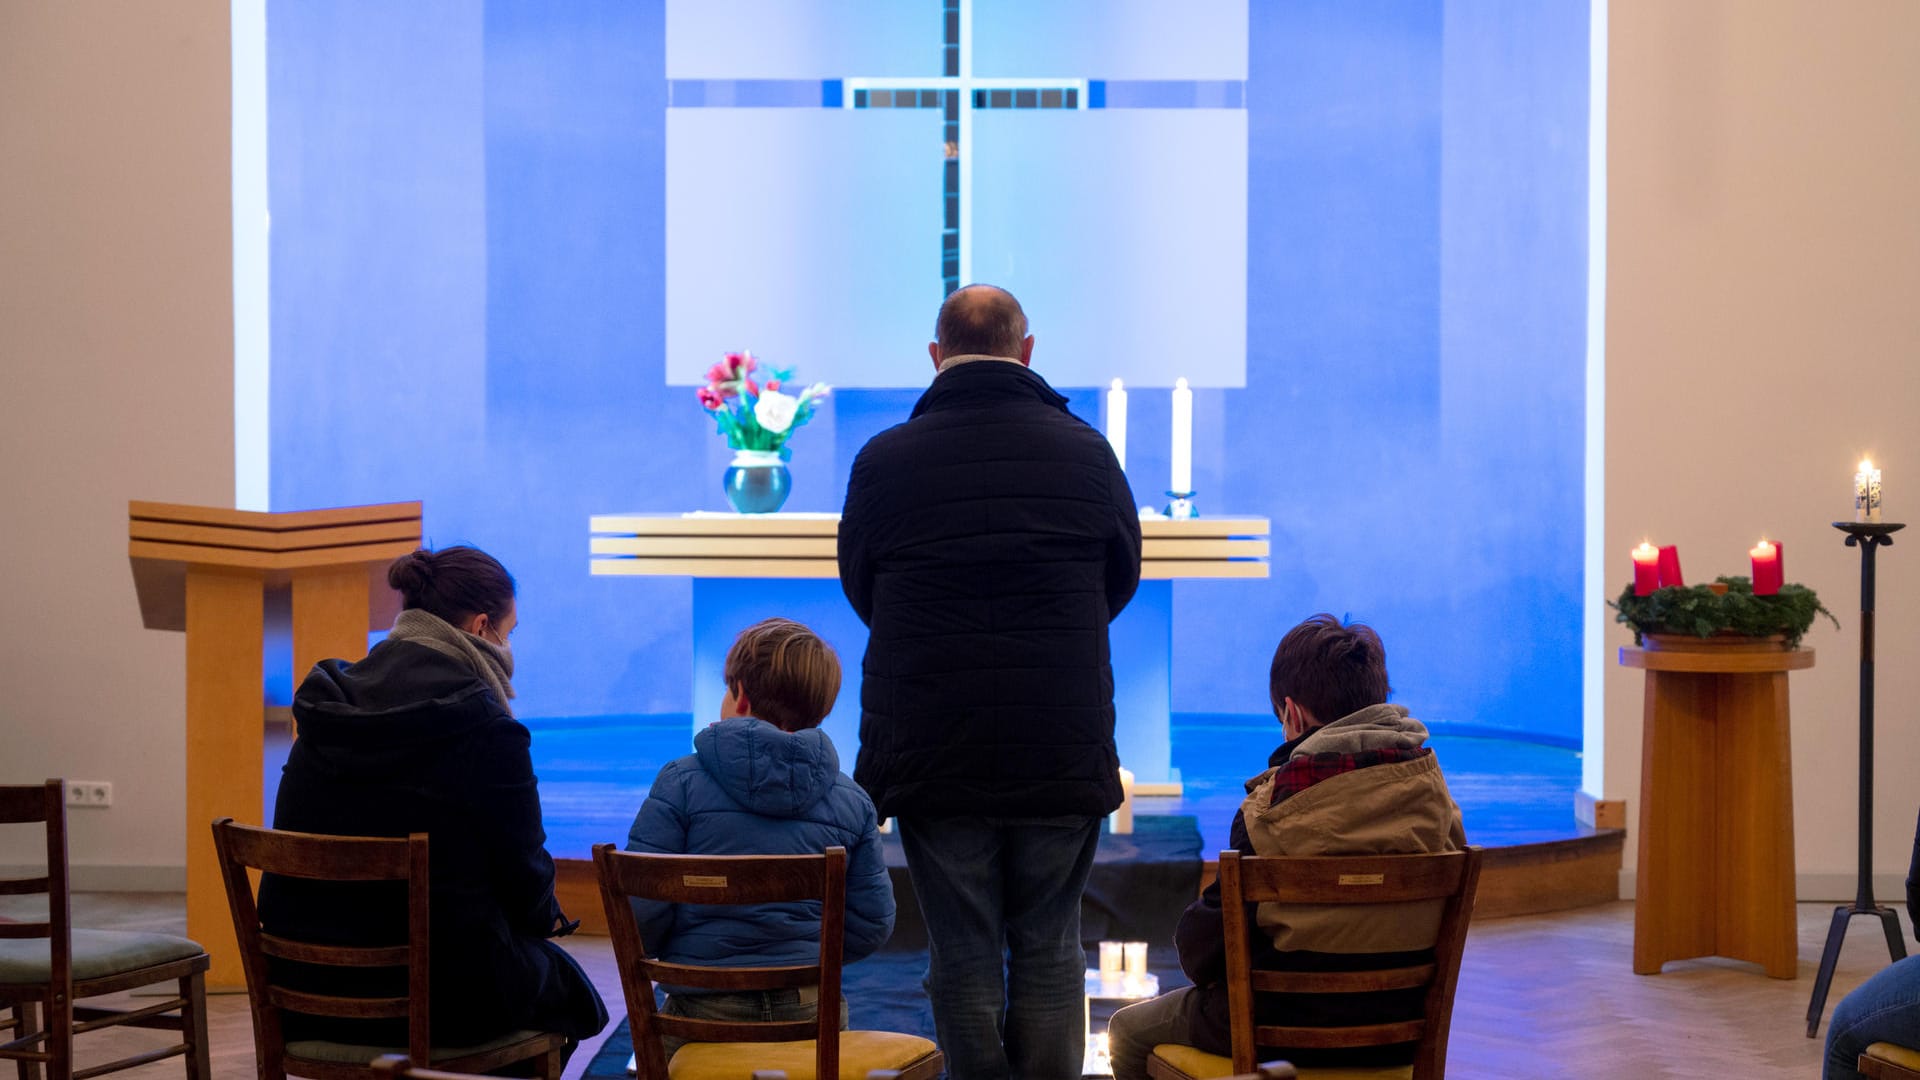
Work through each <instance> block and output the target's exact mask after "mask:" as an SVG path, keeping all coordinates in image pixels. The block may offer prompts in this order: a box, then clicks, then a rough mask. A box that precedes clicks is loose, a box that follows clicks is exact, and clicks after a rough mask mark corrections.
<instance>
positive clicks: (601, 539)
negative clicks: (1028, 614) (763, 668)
mask: <svg viewBox="0 0 1920 1080" xmlns="http://www.w3.org/2000/svg"><path fill="white" fill-rule="evenodd" d="M839 527H840V515H838V514H798V513H794V514H725V513H692V514H598V515H594V516H593V517H592V518H591V519H590V521H589V524H588V528H589V531H590V532H591V533H592V538H591V556H590V564H589V565H590V568H591V571H592V573H593V574H595V575H600V576H613V577H618V576H627V575H638V576H646V577H689V578H692V579H693V721H694V727H695V729H696V730H697V729H698V728H700V727H704V726H706V724H708V723H709V722H711V721H712V720H714V719H715V718H717V717H718V715H719V711H720V699H721V698H722V697H723V696H724V693H725V686H724V685H723V683H722V679H721V667H722V665H723V664H724V663H725V660H726V656H727V649H728V647H729V646H731V645H732V644H733V639H734V636H735V635H736V634H738V633H739V632H740V631H741V630H742V629H744V628H746V627H747V626H749V625H751V624H753V623H755V622H758V621H759V620H761V619H765V618H769V617H771V616H775V615H780V616H785V617H787V618H792V619H798V620H799V621H801V622H804V623H806V624H807V625H808V626H810V627H812V628H813V629H814V631H815V632H817V633H819V634H820V636H821V637H822V638H824V639H825V640H826V641H827V643H828V644H829V645H831V646H833V649H834V651H835V652H837V653H839V655H840V663H841V666H842V668H843V670H844V671H845V678H844V680H843V682H842V683H841V689H840V699H839V701H838V702H837V703H836V704H835V705H834V709H833V712H832V713H831V714H830V715H829V716H828V717H827V720H826V722H825V723H824V724H822V725H821V726H822V727H824V728H825V729H826V731H827V735H828V736H829V737H830V738H831V739H833V742H834V745H835V746H837V747H838V748H839V749H840V753H841V765H842V767H843V768H845V769H847V770H848V771H851V769H852V767H853V756H854V751H855V749H856V748H857V747H858V746H859V731H860V658H861V657H862V656H863V655H864V654H865V652H866V648H867V628H866V626H865V624H863V623H862V622H861V621H860V617H859V616H858V615H856V614H854V611H853V608H852V606H851V605H849V604H848V603H847V601H846V597H845V595H844V594H842V592H841V591H840V567H839V561H838V539H837V537H838V533H839ZM1140 531H1141V534H1142V552H1141V554H1142V560H1141V571H1140V579H1141V580H1140V591H1139V592H1138V593H1136V594H1135V596H1134V598H1133V602H1132V603H1130V604H1128V605H1127V608H1126V610H1125V611H1123V612H1121V614H1120V617H1119V618H1117V619H1115V620H1114V622H1113V625H1112V628H1111V640H1112V645H1113V679H1114V711H1115V714H1116V722H1115V730H1114V739H1115V742H1116V743H1117V744H1118V746H1119V751H1120V761H1121V764H1123V765H1125V766H1126V767H1127V768H1129V769H1131V770H1133V773H1134V777H1135V787H1134V791H1135V794H1139V795H1177V794H1179V793H1180V777H1179V773H1178V771H1177V770H1176V769H1174V767H1173V760H1172V747H1171V744H1170V726H1171V720H1172V712H1173V672H1172V654H1173V583H1174V582H1175V581H1178V580H1185V579H1203V578H1242V579H1253V578H1264V577H1266V576H1267V540H1266V537H1267V533H1268V522H1267V520H1266V519H1265V518H1253V517H1216V518H1193V519H1189V520H1184V521H1173V520H1167V519H1160V520H1155V519H1143V520H1142V521H1141V522H1140Z"/></svg>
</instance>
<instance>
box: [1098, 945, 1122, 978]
mask: <svg viewBox="0 0 1920 1080" xmlns="http://www.w3.org/2000/svg"><path fill="white" fill-rule="evenodd" d="M1120 958H1121V945H1120V942H1118V941H1103V942H1101V943H1100V974H1102V975H1118V974H1120V971H1121V968H1120Z"/></svg>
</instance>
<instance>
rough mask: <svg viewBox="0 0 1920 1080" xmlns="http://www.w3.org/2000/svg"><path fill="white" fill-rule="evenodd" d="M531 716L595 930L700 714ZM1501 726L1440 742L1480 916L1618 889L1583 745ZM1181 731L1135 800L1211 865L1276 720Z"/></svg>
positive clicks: (573, 905) (566, 868) (549, 799)
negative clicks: (1190, 838) (631, 843)
mask: <svg viewBox="0 0 1920 1080" xmlns="http://www.w3.org/2000/svg"><path fill="white" fill-rule="evenodd" d="M526 723H527V726H528V727H529V728H531V729H532V730H533V758H534V769H535V772H536V773H537V774H538V775H539V777H540V799H541V803H542V806H543V808H544V811H545V817H546V828H547V850H549V851H551V852H552V853H553V855H554V856H555V860H556V862H557V863H558V864H559V870H560V887H561V892H562V903H563V906H565V908H566V909H567V911H568V913H569V914H570V915H571V916H572V917H574V918H581V919H585V920H586V925H588V926H598V925H600V924H601V923H602V922H603V917H602V915H601V911H600V907H601V905H600V900H599V894H598V891H597V889H596V887H595V885H594V883H593V873H592V867H591V865H590V864H589V863H588V862H587V859H588V858H589V853H590V852H591V850H592V847H593V845H594V844H597V843H614V844H619V845H623V846H624V844H625V843H626V837H627V829H628V827H629V826H630V825H631V824H632V822H633V815H634V813H635V812H636V811H637V810H638V809H639V807H640V803H641V802H642V801H643V800H644V799H645V798H646V794H647V789H648V788H649V787H650V786H651V785H652V783H653V777H654V774H655V773H656V772H657V771H658V770H659V768H660V766H661V765H663V764H665V763H666V762H668V761H671V760H672V759H674V758H676V757H679V756H681V755H683V754H685V753H687V752H689V750H690V749H691V747H692V737H693V725H692V720H691V718H690V717H688V716H687V715H686V714H684V713H682V714H677V715H675V714H666V715H652V716H626V717H591V718H569V719H538V718H535V719H529V720H527V721H526ZM1491 734H1492V733H1490V732H1487V731H1486V730H1485V729H1479V730H1476V731H1474V732H1472V733H1461V732H1459V731H1458V730H1451V731H1450V730H1448V729H1445V728H1442V729H1441V730H1440V731H1439V732H1438V733H1437V734H1435V735H1434V737H1433V739H1432V742H1431V745H1432V746H1433V748H1434V752H1435V753H1436V754H1437V755H1438V756H1439V759H1440V766H1441V769H1442V770H1443V771H1444V772H1445V773H1446V777H1447V784H1448V787H1449V788H1450V789H1451V791H1452V792H1453V796H1454V800H1455V801H1456V802H1458V803H1459V804H1460V808H1461V812H1462V814H1463V815H1464V816H1465V819H1466V828H1467V839H1468V840H1469V841H1470V842H1471V843H1474V844H1478V845H1480V846H1482V847H1484V848H1486V849H1487V851H1488V857H1487V862H1486V865H1485V869H1484V871H1483V873H1482V879H1481V885H1480V897H1479V902H1478V904H1477V905H1476V911H1475V913H1476V917H1478V918H1495V917H1498V916H1500V915H1517V914H1524V913H1530V912H1541V911H1557V910H1562V909H1565V908H1571V907H1579V906H1583V905H1586V904H1592V903H1600V902H1604V901H1608V900H1612V899H1614V898H1615V897H1616V896H1617V894H1618V888H1619V886H1618V881H1619V871H1620V860H1621V843H1622V839H1623V834H1622V833H1620V832H1619V831H1618V830H1607V831H1595V830H1593V829H1591V828H1588V827H1586V826H1583V825H1581V824H1580V823H1579V822H1578V821H1576V820H1575V819H1574V816H1573V799H1574V792H1575V790H1576V789H1577V788H1578V787H1579V781H1580V757H1579V753H1578V751H1577V750H1575V749H1574V748H1572V747H1569V746H1565V745H1558V744H1555V743H1551V742H1541V741H1532V740H1528V739H1523V738H1497V737H1490V735H1491ZM1172 736H1173V760H1174V764H1175V766H1176V767H1178V768H1179V769H1180V771H1181V780H1182V784H1183V789H1184V790H1183V792H1182V794H1181V795H1180V796H1179V797H1177V798H1173V797H1157V798H1147V799H1141V800H1138V812H1139V814H1140V815H1141V817H1149V816H1159V817H1174V816H1183V817H1189V818H1191V819H1192V820H1193V822H1194V823H1195V825H1196V826H1197V828H1198V830H1199V833H1200V838H1201V842H1200V848H1199V852H1198V856H1199V858H1200V859H1201V860H1202V861H1203V862H1205V863H1210V862H1211V861H1212V860H1211V857H1212V856H1213V855H1214V854H1215V853H1217V852H1218V851H1220V850H1221V849H1222V848H1224V847H1226V846H1227V830H1228V827H1229V826H1230V824H1231V823H1232V820H1233V814H1234V811H1235V810H1236V809H1238V807H1239V805H1240V800H1241V799H1242V798H1243V797H1244V788H1243V783H1244V781H1245V779H1246V777H1247V776H1249V775H1251V774H1253V773H1254V772H1257V771H1259V770H1260V769H1261V768H1262V767H1263V766H1264V763H1265V761H1266V757H1267V755H1268V754H1269V753H1270V752H1271V751H1272V749H1273V746H1274V745H1275V744H1276V743H1277V742H1279V740H1280V734H1279V725H1278V724H1276V723H1274V722H1273V720H1272V719H1271V718H1267V717H1256V716H1234V715H1226V716H1223V715H1217V714H1176V715H1175V717H1174V725H1173V732H1172ZM848 758H849V760H847V761H845V762H843V765H851V760H850V758H851V754H850V752H849V753H848ZM1198 870H1199V871H1200V872H1204V871H1205V867H1204V866H1202V867H1199V868H1198ZM1197 879H1198V873H1196V880H1197ZM902 884H904V879H903V881H902ZM1168 932H1169V933H1170V932H1171V927H1169V928H1168Z"/></svg>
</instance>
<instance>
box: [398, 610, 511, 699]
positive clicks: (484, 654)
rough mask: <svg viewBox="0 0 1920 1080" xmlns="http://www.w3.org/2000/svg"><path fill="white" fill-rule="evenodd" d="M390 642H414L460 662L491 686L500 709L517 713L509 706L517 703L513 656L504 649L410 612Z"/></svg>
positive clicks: (426, 614)
mask: <svg viewBox="0 0 1920 1080" xmlns="http://www.w3.org/2000/svg"><path fill="white" fill-rule="evenodd" d="M387 640H388V641H411V642H414V643H415V644H418V645H425V646H426V647H427V648H429V649H432V650H433V651H434V652H437V653H439V654H441V655H442V656H446V657H450V658H452V659H454V660H458V661H460V662H461V663H463V664H465V665H467V666H468V667H470V668H472V669H473V673H474V674H475V675H478V676H480V681H481V682H483V683H486V684H487V688H488V689H490V690H492V691H493V696H494V697H495V698H497V699H499V702H500V707H501V708H503V709H505V710H507V712H508V713H509V714H511V713H512V712H513V706H511V705H509V704H507V702H509V701H511V700H513V682H512V681H511V680H512V679H513V652H512V651H511V650H508V649H503V648H501V647H500V646H498V645H495V644H494V643H493V642H491V641H488V640H487V639H486V638H483V637H481V636H479V635H478V634H469V633H467V632H466V631H465V630H462V629H460V628H459V627H457V626H455V625H453V624H452V623H450V622H448V621H447V620H445V619H443V618H441V617H440V616H438V615H434V614H431V613H429V612H426V611H422V610H421V609H419V608H408V609H407V610H405V611H403V612H401V613H400V617H399V618H397V619H395V620H393V629H392V631H390V632H389V633H388V634H387Z"/></svg>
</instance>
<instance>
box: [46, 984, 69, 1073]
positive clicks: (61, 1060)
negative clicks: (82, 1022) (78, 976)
mask: <svg viewBox="0 0 1920 1080" xmlns="http://www.w3.org/2000/svg"><path fill="white" fill-rule="evenodd" d="M46 1031H47V1041H46V1043H45V1044H44V1045H45V1046H46V1048H47V1054H48V1055H49V1056H50V1057H51V1058H52V1060H51V1061H48V1062H47V1080H73V999H72V998H69V997H65V996H63V995H61V994H59V993H56V994H55V995H54V996H53V997H52V998H51V999H49V1000H48V1001H47V1028H46Z"/></svg>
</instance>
